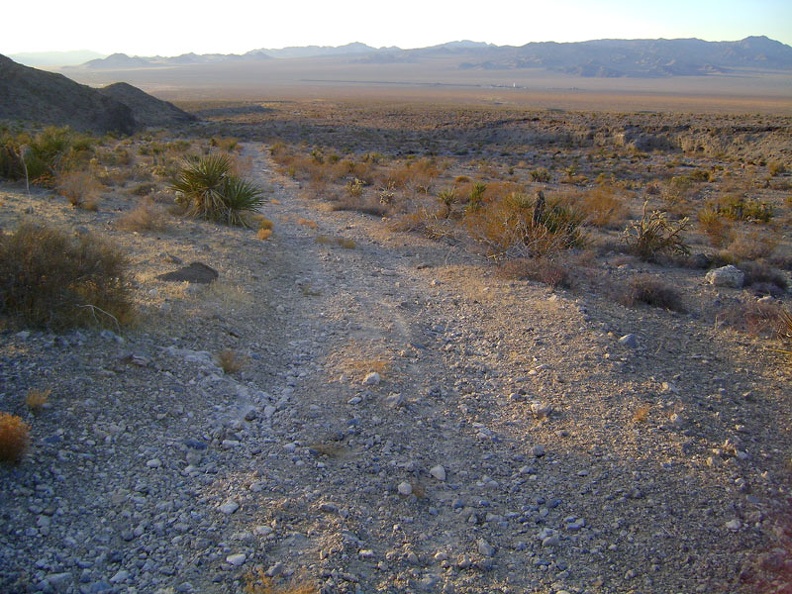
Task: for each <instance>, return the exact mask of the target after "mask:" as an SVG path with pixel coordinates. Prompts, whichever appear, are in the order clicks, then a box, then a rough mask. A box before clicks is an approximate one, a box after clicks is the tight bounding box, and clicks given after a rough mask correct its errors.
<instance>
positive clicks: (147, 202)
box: [115, 196, 168, 232]
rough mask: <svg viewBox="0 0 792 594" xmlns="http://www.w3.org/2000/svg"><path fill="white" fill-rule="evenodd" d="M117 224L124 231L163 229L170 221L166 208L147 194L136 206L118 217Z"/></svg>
mask: <svg viewBox="0 0 792 594" xmlns="http://www.w3.org/2000/svg"><path fill="white" fill-rule="evenodd" d="M115 226H116V228H117V229H120V230H122V231H132V232H141V231H163V230H164V229H166V228H167V226H168V223H167V216H166V213H165V211H164V209H163V208H162V207H161V206H159V205H158V204H157V203H156V202H154V200H153V199H151V198H150V197H148V196H146V197H145V198H143V199H142V200H141V201H140V203H139V204H138V205H137V206H136V207H135V208H133V209H132V210H129V211H127V212H125V213H124V214H123V215H121V216H120V217H118V220H117V221H116V225H115Z"/></svg>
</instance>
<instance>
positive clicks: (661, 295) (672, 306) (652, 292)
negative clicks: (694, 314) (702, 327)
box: [619, 274, 685, 312]
mask: <svg viewBox="0 0 792 594" xmlns="http://www.w3.org/2000/svg"><path fill="white" fill-rule="evenodd" d="M619 299H620V301H621V303H622V304H623V305H626V306H628V307H635V306H636V305H639V304H643V305H649V306H651V307H658V308H660V309H667V310H669V311H676V312H684V311H685V306H684V304H683V302H682V296H681V294H680V293H679V291H677V289H676V288H675V287H673V286H671V285H670V284H668V283H667V282H665V281H663V280H662V279H660V278H657V277H655V276H651V275H649V274H641V275H638V276H635V277H633V278H632V279H630V281H629V282H628V283H627V286H626V288H625V290H623V291H621V292H620V293H619Z"/></svg>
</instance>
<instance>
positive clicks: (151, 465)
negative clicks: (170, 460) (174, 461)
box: [146, 458, 162, 468]
mask: <svg viewBox="0 0 792 594" xmlns="http://www.w3.org/2000/svg"><path fill="white" fill-rule="evenodd" d="M146 466H148V467H149V468H159V467H160V466H162V460H160V459H159V458H152V459H151V460H149V461H148V462H146Z"/></svg>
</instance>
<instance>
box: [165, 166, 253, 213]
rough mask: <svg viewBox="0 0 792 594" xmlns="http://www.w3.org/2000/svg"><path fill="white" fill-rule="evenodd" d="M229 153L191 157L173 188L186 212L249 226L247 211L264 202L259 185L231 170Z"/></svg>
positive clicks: (251, 210)
mask: <svg viewBox="0 0 792 594" xmlns="http://www.w3.org/2000/svg"><path fill="white" fill-rule="evenodd" d="M232 167H233V163H232V162H231V158H230V157H229V156H228V155H225V154H222V153H212V154H209V155H205V156H201V157H189V158H188V159H187V160H186V161H185V163H184V166H183V167H182V170H181V171H180V172H179V174H178V177H177V178H176V181H175V182H174V183H173V185H172V186H171V188H172V189H173V190H175V191H176V193H177V198H176V201H177V202H179V203H180V204H182V205H183V206H185V208H186V210H187V214H188V215H190V216H194V217H200V218H204V219H208V220H211V221H219V222H222V223H226V224H229V225H241V226H248V222H247V220H246V217H245V215H246V214H247V213H249V212H255V211H256V210H258V208H259V207H260V206H261V205H262V204H263V203H264V198H263V196H262V193H263V191H262V190H261V188H259V187H258V186H256V185H254V184H252V183H250V182H248V181H247V180H243V179H241V178H239V177H237V176H235V175H233V174H232Z"/></svg>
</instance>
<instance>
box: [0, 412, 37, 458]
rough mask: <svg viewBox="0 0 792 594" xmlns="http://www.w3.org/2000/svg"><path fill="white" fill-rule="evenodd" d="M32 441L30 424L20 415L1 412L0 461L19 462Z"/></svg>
mask: <svg viewBox="0 0 792 594" xmlns="http://www.w3.org/2000/svg"><path fill="white" fill-rule="evenodd" d="M29 443H30V426H29V425H28V424H27V423H25V422H24V421H23V420H22V419H21V418H20V417H18V416H16V415H12V414H9V413H5V412H0V461H1V462H12V463H14V462H19V460H21V459H22V456H24V454H25V451H26V450H27V447H28V445H29Z"/></svg>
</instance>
